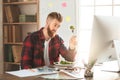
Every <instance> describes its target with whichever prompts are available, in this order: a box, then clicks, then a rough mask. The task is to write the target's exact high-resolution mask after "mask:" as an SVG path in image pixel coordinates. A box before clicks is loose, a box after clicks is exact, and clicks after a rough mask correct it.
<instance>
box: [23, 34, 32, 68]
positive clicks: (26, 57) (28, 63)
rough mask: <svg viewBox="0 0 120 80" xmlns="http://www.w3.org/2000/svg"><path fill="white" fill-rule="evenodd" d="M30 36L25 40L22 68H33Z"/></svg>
mask: <svg viewBox="0 0 120 80" xmlns="http://www.w3.org/2000/svg"><path fill="white" fill-rule="evenodd" d="M32 46H33V45H32V43H31V39H30V36H27V37H26V39H25V40H24V42H23V49H22V53H21V69H28V68H32V55H33V54H32V53H33V49H32V48H33V47H32Z"/></svg>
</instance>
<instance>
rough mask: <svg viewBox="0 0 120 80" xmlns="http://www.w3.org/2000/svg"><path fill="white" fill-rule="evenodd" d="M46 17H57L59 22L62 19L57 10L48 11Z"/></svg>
mask: <svg viewBox="0 0 120 80" xmlns="http://www.w3.org/2000/svg"><path fill="white" fill-rule="evenodd" d="M48 18H51V19H57V20H58V21H59V22H62V20H63V17H62V15H61V14H60V13H58V12H51V13H49V14H48V16H47V19H48Z"/></svg>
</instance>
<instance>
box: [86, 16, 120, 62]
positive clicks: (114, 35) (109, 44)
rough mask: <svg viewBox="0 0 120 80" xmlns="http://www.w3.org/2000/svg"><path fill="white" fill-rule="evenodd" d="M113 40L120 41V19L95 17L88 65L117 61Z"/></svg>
mask: <svg viewBox="0 0 120 80" xmlns="http://www.w3.org/2000/svg"><path fill="white" fill-rule="evenodd" d="M113 40H120V17H113V16H95V17H94V22H93V28H92V35H91V44H90V53H89V60H88V63H89V64H94V62H95V61H97V63H102V62H104V61H108V60H114V59H116V54H115V48H114V45H113Z"/></svg>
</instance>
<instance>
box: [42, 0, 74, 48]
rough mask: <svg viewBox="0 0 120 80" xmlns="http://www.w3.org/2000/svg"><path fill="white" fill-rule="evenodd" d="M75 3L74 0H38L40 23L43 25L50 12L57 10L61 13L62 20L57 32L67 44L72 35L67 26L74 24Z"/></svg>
mask: <svg viewBox="0 0 120 80" xmlns="http://www.w3.org/2000/svg"><path fill="white" fill-rule="evenodd" d="M75 7H76V5H75V0H40V25H41V27H43V26H44V25H45V21H46V17H47V15H48V14H49V13H50V12H55V11H56V12H59V13H61V14H62V16H63V18H64V20H63V22H62V24H61V27H60V29H59V31H58V34H59V35H60V36H61V37H62V38H63V40H64V41H65V45H66V46H68V41H69V38H70V36H71V35H72V32H71V30H70V29H69V27H70V26H71V25H73V26H76V12H75V11H76V8H75Z"/></svg>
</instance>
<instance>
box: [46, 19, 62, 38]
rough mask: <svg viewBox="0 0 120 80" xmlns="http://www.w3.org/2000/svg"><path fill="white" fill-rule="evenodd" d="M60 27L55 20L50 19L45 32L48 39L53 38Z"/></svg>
mask: <svg viewBox="0 0 120 80" xmlns="http://www.w3.org/2000/svg"><path fill="white" fill-rule="evenodd" d="M59 27H60V22H59V21H58V20H56V19H52V20H50V21H49V22H48V27H47V32H48V35H49V36H50V37H54V36H55V34H56V32H57V30H58V28H59Z"/></svg>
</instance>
